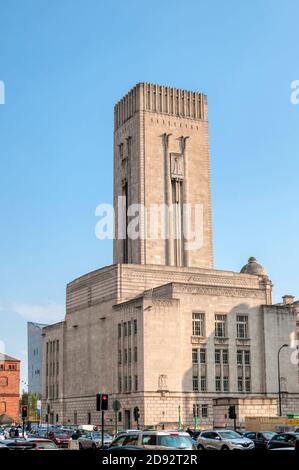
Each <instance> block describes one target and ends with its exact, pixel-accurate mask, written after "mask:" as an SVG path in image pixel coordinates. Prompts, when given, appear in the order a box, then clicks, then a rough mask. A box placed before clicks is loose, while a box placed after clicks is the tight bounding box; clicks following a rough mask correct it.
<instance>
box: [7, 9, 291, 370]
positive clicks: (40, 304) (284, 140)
mask: <svg viewBox="0 0 299 470" xmlns="http://www.w3.org/2000/svg"><path fill="white" fill-rule="evenodd" d="M0 7H1V11H0V80H3V81H4V83H5V91H6V103H5V105H0V157H1V173H0V178H1V198H0V211H1V230H0V263H1V264H0V266H1V267H0V340H2V341H4V343H5V346H6V351H7V352H8V353H9V354H12V355H16V356H18V357H20V358H21V359H22V360H23V364H24V368H23V377H25V375H26V370H25V365H26V329H25V327H26V320H27V319H30V320H36V321H41V322H44V321H56V320H59V319H61V317H62V315H63V309H64V301H65V285H66V283H67V282H68V281H70V280H72V279H73V278H75V277H76V276H78V275H81V274H83V273H86V272H88V271H90V270H93V269H96V268H98V267H100V266H103V265H106V264H110V263H111V262H112V246H111V243H110V242H103V241H99V240H98V239H97V238H96V237H95V235H94V227H95V223H96V218H95V215H94V211H95V207H96V206H97V205H98V204H99V203H101V202H111V201H112V143H113V140H112V138H113V134H112V133H113V105H114V103H115V102H116V101H117V100H118V99H119V98H120V97H121V96H122V95H123V94H124V93H125V92H126V91H127V90H128V89H129V88H131V87H132V86H133V85H134V84H135V83H136V82H139V81H148V82H156V83H160V84H167V85H171V86H175V87H182V88H185V89H191V90H199V91H203V92H204V93H207V94H208V99H209V119H210V143H211V171H212V189H213V220H214V250H215V266H216V267H217V268H219V269H228V270H236V271H239V270H240V268H241V267H242V265H243V264H244V263H245V262H246V260H247V258H248V257H249V256H252V255H253V256H256V257H257V258H258V260H259V261H260V262H261V263H262V264H263V265H264V266H265V267H266V269H267V270H268V272H269V275H270V277H271V279H272V280H273V283H274V293H275V300H279V298H280V296H281V295H283V294H285V293H290V294H293V295H295V296H296V297H299V285H298V265H299V252H298V241H297V240H298V232H299V217H298V213H297V209H298V203H299V197H298V193H299V189H298V173H299V159H298V154H299V133H298V125H299V105H297V106H294V105H292V104H291V103H290V92H291V90H290V83H291V82H292V81H293V80H295V79H299V61H298V44H299V32H298V18H299V3H298V2H297V1H295V0H294V1H290V0H289V1H284V2H282V1H275V0H255V1H250V2H242V1H239V0H238V1H237V0H228V1H226V2H223V1H221V0H218V1H210V0H209V1H207V0H206V1H200V0H185V1H184V2H179V1H175V0H172V1H169V0H164V1H157V0H152V1H150V2H142V1H141V0H126V1H120V0H118V1H113V0H112V1H110V2H108V1H100V0H84V1H83V0H76V1H71V0H59V1H58V0H26V2H25V1H21V0H15V1H9V0H1V2H0Z"/></svg>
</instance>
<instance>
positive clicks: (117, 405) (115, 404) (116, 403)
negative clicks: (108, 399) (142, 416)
mask: <svg viewBox="0 0 299 470" xmlns="http://www.w3.org/2000/svg"><path fill="white" fill-rule="evenodd" d="M112 409H113V410H114V411H119V410H120V409H121V404H120V402H119V401H118V400H114V402H113V403H112Z"/></svg>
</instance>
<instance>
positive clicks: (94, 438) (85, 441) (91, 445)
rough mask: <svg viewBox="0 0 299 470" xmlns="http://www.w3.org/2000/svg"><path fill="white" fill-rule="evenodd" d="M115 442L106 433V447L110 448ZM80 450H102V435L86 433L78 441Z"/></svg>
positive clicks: (99, 433)
mask: <svg viewBox="0 0 299 470" xmlns="http://www.w3.org/2000/svg"><path fill="white" fill-rule="evenodd" d="M112 441H113V439H112V437H111V436H110V435H109V434H107V433H104V446H109V445H110V444H111V442H112ZM78 443H79V449H80V450H84V449H94V450H96V449H100V448H101V447H102V433H101V432H85V433H84V434H83V435H82V436H81V437H79V439H78Z"/></svg>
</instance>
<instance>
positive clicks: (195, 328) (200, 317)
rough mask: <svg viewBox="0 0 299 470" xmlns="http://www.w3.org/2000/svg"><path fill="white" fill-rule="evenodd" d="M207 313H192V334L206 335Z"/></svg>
mask: <svg viewBox="0 0 299 470" xmlns="http://www.w3.org/2000/svg"><path fill="white" fill-rule="evenodd" d="M204 323H205V314H204V313H199V312H193V313H192V336H204V331H205V324H204Z"/></svg>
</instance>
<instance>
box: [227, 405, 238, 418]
mask: <svg viewBox="0 0 299 470" xmlns="http://www.w3.org/2000/svg"><path fill="white" fill-rule="evenodd" d="M228 417H229V419H236V417H237V415H236V407H235V405H232V406H230V407H229V408H228Z"/></svg>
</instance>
